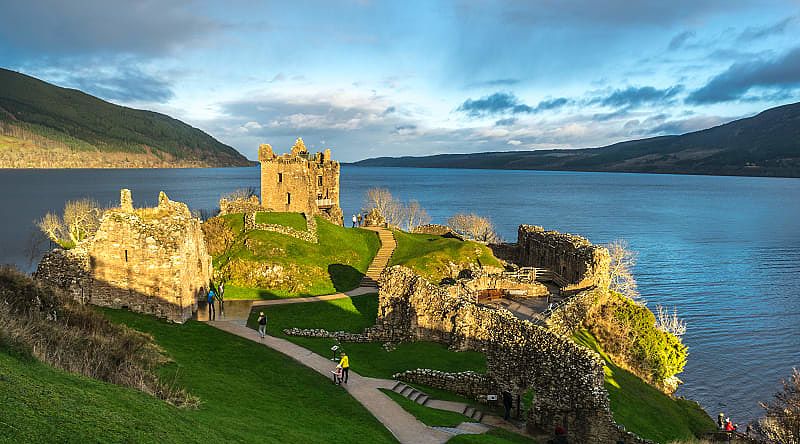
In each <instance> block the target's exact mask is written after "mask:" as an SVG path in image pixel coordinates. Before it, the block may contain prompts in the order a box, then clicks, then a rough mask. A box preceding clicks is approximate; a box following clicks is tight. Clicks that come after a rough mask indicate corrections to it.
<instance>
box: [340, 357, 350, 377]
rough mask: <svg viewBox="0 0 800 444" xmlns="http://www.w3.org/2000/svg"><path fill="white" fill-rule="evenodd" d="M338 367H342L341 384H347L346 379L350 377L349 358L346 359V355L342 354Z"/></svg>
mask: <svg viewBox="0 0 800 444" xmlns="http://www.w3.org/2000/svg"><path fill="white" fill-rule="evenodd" d="M339 365H340V366H341V367H342V379H344V381H343V382H344V383H345V384H347V377H348V376H349V375H350V358H348V357H347V353H345V352H342V359H341V360H339Z"/></svg>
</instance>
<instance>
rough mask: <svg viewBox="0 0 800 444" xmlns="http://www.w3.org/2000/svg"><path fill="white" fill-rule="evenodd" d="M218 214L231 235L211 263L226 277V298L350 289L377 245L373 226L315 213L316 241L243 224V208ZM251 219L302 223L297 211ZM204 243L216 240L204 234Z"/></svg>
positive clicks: (303, 225) (300, 227)
mask: <svg viewBox="0 0 800 444" xmlns="http://www.w3.org/2000/svg"><path fill="white" fill-rule="evenodd" d="M215 219H216V218H215ZM220 219H222V221H223V222H224V225H225V230H226V231H227V232H228V233H229V234H227V236H229V237H230V238H231V239H232V240H231V245H230V247H229V248H227V249H226V250H224V251H222V252H221V253H220V254H215V255H214V267H215V268H216V269H217V270H219V271H220V272H222V274H224V275H225V276H227V277H228V286H227V287H226V289H225V297H226V298H230V299H273V298H282V297H296V296H317V295H322V294H331V293H336V292H339V291H348V290H352V289H353V288H356V287H357V286H358V284H359V282H360V280H361V277H362V276H364V272H366V270H367V267H368V266H369V264H370V262H371V261H372V258H373V257H374V256H375V253H376V252H377V251H378V248H380V240H378V236H376V235H375V233H374V232H372V231H368V230H362V229H360V228H345V227H341V226H339V225H335V224H332V223H330V222H328V221H327V220H325V219H322V218H320V217H317V218H316V221H317V235H318V237H319V243H316V244H314V243H311V242H308V241H304V240H300V239H297V238H294V237H291V236H287V235H285V234H281V233H276V232H272V231H262V230H245V229H244V216H243V215H242V214H229V215H225V216H222V217H221V218H220ZM256 221H257V222H262V223H271V224H279V225H284V226H288V227H292V228H295V229H297V230H300V231H303V230H305V229H306V221H305V219H304V218H303V216H302V215H301V214H300V213H273V212H264V213H258V214H257V215H256ZM208 223H209V222H208V221H207V222H206V224H208ZM206 243H207V244H216V243H219V241H218V240H216V239H213V238H211V237H209V236H208V235H206Z"/></svg>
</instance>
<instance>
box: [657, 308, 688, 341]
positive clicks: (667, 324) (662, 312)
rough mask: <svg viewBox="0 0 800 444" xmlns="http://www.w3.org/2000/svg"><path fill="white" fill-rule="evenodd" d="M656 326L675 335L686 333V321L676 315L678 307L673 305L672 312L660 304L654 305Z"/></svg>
mask: <svg viewBox="0 0 800 444" xmlns="http://www.w3.org/2000/svg"><path fill="white" fill-rule="evenodd" d="M656 328H658V329H659V330H661V331H665V332H667V333H672V334H673V335H675V336H683V335H684V334H686V321H684V320H683V319H681V318H679V317H678V308H677V307H673V308H672V313H670V312H669V310H668V309H667V308H664V306H662V305H661V304H658V305H656Z"/></svg>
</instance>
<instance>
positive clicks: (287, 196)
mask: <svg viewBox="0 0 800 444" xmlns="http://www.w3.org/2000/svg"><path fill="white" fill-rule="evenodd" d="M291 204H292V193H286V205H291Z"/></svg>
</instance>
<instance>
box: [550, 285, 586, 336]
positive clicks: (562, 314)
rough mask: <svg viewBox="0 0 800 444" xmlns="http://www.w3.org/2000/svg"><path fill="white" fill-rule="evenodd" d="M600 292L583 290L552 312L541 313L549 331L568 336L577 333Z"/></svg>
mask: <svg viewBox="0 0 800 444" xmlns="http://www.w3.org/2000/svg"><path fill="white" fill-rule="evenodd" d="M598 291H600V290H585V291H582V292H580V293H578V294H576V295H574V296H571V297H569V298H568V299H565V300H564V301H563V302H562V303H560V304H558V305H557V306H556V307H554V308H553V309H552V310H548V311H546V312H544V313H542V314H543V315H544V316H545V319H546V321H545V322H546V323H547V326H548V327H549V328H550V330H552V331H554V332H556V333H559V334H562V335H564V336H570V335H572V334H573V333H575V331H577V330H578V329H579V328H580V327H581V326H582V325H583V322H584V321H585V320H586V318H587V317H588V315H589V311H590V310H591V308H592V306H593V305H594V303H595V301H596V300H597V298H598V295H597V292H598Z"/></svg>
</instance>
